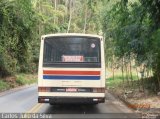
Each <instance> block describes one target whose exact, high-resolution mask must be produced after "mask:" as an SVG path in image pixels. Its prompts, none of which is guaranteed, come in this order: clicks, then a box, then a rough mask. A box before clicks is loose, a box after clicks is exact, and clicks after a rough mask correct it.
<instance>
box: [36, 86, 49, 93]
mask: <svg viewBox="0 0 160 119" xmlns="http://www.w3.org/2000/svg"><path fill="white" fill-rule="evenodd" d="M38 92H51V88H50V87H38Z"/></svg>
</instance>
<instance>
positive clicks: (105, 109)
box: [0, 86, 136, 118]
mask: <svg viewBox="0 0 160 119" xmlns="http://www.w3.org/2000/svg"><path fill="white" fill-rule="evenodd" d="M4 112H5V113H43V114H53V115H54V117H55V118H78V117H80V118H98V117H101V118H120V117H121V118H122V117H124V118H129V117H135V116H136V114H135V113H134V112H133V111H132V110H131V109H129V108H128V107H127V106H125V105H124V104H123V103H122V102H121V101H120V100H119V99H116V98H115V97H114V96H113V95H111V94H110V93H108V92H106V101H105V103H101V104H97V105H94V106H91V105H56V106H52V105H49V104H39V103H37V86H31V87H25V88H21V89H16V90H12V91H7V92H4V93H0V113H4ZM129 113H131V114H129ZM53 115H52V116H53Z"/></svg>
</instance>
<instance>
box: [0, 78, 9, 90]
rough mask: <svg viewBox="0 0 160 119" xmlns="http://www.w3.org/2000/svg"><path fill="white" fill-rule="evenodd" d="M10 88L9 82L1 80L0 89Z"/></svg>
mask: <svg viewBox="0 0 160 119" xmlns="http://www.w3.org/2000/svg"><path fill="white" fill-rule="evenodd" d="M7 89H9V85H8V83H7V82H5V81H3V80H0V91H4V90H7Z"/></svg>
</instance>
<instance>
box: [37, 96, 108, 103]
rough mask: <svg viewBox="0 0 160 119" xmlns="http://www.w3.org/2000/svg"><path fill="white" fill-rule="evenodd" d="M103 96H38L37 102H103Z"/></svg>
mask: <svg viewBox="0 0 160 119" xmlns="http://www.w3.org/2000/svg"><path fill="white" fill-rule="evenodd" d="M104 102H105V97H91V98H90V97H83V98H82V97H49V96H45V97H44V96H39V97H38V103H51V104H97V103H104Z"/></svg>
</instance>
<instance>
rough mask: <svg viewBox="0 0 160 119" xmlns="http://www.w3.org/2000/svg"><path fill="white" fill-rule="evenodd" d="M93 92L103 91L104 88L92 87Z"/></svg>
mask: <svg viewBox="0 0 160 119" xmlns="http://www.w3.org/2000/svg"><path fill="white" fill-rule="evenodd" d="M93 93H105V88H93Z"/></svg>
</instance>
